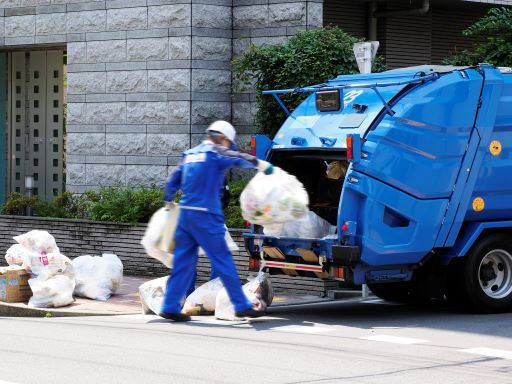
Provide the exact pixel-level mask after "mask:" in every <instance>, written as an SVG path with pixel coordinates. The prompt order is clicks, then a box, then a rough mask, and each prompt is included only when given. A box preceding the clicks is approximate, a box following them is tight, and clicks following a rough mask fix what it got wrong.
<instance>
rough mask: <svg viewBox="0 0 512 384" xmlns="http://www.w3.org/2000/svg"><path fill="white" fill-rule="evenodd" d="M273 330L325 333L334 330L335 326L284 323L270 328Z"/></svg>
mask: <svg viewBox="0 0 512 384" xmlns="http://www.w3.org/2000/svg"><path fill="white" fill-rule="evenodd" d="M270 330H271V331H278V332H295V333H323V332H330V331H334V329H333V328H325V327H317V326H307V325H284V326H282V327H273V328H270Z"/></svg>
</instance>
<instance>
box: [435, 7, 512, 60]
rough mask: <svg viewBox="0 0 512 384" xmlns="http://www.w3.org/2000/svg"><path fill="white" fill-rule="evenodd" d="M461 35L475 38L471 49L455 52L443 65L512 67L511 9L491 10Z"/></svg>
mask: <svg viewBox="0 0 512 384" xmlns="http://www.w3.org/2000/svg"><path fill="white" fill-rule="evenodd" d="M462 34H463V35H464V36H467V37H475V38H477V42H476V43H475V44H474V45H473V47H472V48H471V49H467V50H464V51H461V52H457V51H456V52H455V54H454V55H453V56H452V57H449V58H447V59H445V60H444V63H445V64H452V65H476V64H478V63H489V64H494V65H496V66H505V67H507V66H512V9H511V8H504V7H503V8H491V9H490V10H489V12H488V13H487V15H485V16H484V17H483V18H481V19H480V20H478V21H477V22H476V23H474V24H473V25H471V26H470V27H469V28H467V29H465V30H464V31H463V32H462Z"/></svg>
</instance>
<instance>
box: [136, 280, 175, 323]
mask: <svg viewBox="0 0 512 384" xmlns="http://www.w3.org/2000/svg"><path fill="white" fill-rule="evenodd" d="M167 280H169V276H165V277H160V278H158V279H155V280H150V281H147V282H145V283H144V284H142V285H141V286H140V287H139V296H140V302H141V304H142V313H144V314H146V315H149V314H151V313H154V314H157V315H158V314H159V313H160V312H161V308H162V303H163V301H164V295H165V288H166V286H167Z"/></svg>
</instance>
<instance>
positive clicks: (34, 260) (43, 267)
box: [22, 251, 73, 276]
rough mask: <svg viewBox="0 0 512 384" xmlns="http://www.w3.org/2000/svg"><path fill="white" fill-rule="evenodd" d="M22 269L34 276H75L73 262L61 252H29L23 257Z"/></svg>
mask: <svg viewBox="0 0 512 384" xmlns="http://www.w3.org/2000/svg"><path fill="white" fill-rule="evenodd" d="M22 267H23V268H25V269H26V270H27V271H28V272H30V273H31V274H32V275H34V276H39V275H41V274H43V275H45V276H53V275H56V274H59V273H64V272H67V273H70V274H71V275H72V274H73V271H72V265H71V260H70V259H69V258H67V257H66V256H64V255H63V254H62V253H60V252H59V251H57V252H52V253H44V252H41V253H39V252H32V251H27V252H26V253H25V254H24V255H23V264H22Z"/></svg>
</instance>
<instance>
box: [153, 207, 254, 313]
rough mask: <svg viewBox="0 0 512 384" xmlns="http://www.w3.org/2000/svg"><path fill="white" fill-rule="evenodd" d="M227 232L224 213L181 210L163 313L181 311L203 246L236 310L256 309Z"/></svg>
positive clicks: (193, 278)
mask: <svg viewBox="0 0 512 384" xmlns="http://www.w3.org/2000/svg"><path fill="white" fill-rule="evenodd" d="M225 234H226V227H225V226H224V222H223V217H222V216H221V215H216V214H211V213H208V212H202V211H195V210H190V209H181V210H180V216H179V219H178V227H177V228H176V235H175V241H176V247H175V249H174V265H173V268H172V272H171V277H170V278H169V281H168V283H167V289H166V292H165V296H164V302H163V305H162V311H163V312H166V313H179V312H181V307H182V303H183V300H184V299H185V294H186V293H187V290H189V288H190V286H191V284H193V281H194V280H195V276H196V266H197V258H198V255H197V251H198V247H199V246H201V247H202V248H203V249H204V250H205V252H206V255H207V256H208V258H209V259H210V262H211V265H212V268H213V269H214V270H215V272H216V274H217V275H218V277H220V278H221V280H222V283H223V284H224V287H226V290H227V292H228V295H229V298H230V300H231V302H232V303H233V305H234V307H235V311H236V312H239V311H244V310H246V309H250V308H252V305H251V303H250V302H249V300H247V297H246V296H245V294H244V293H243V291H242V287H241V285H240V278H239V277H238V274H237V272H236V268H235V264H234V263H233V259H232V257H231V253H230V252H229V249H228V246H227V244H226V240H225V238H224V237H225Z"/></svg>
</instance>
